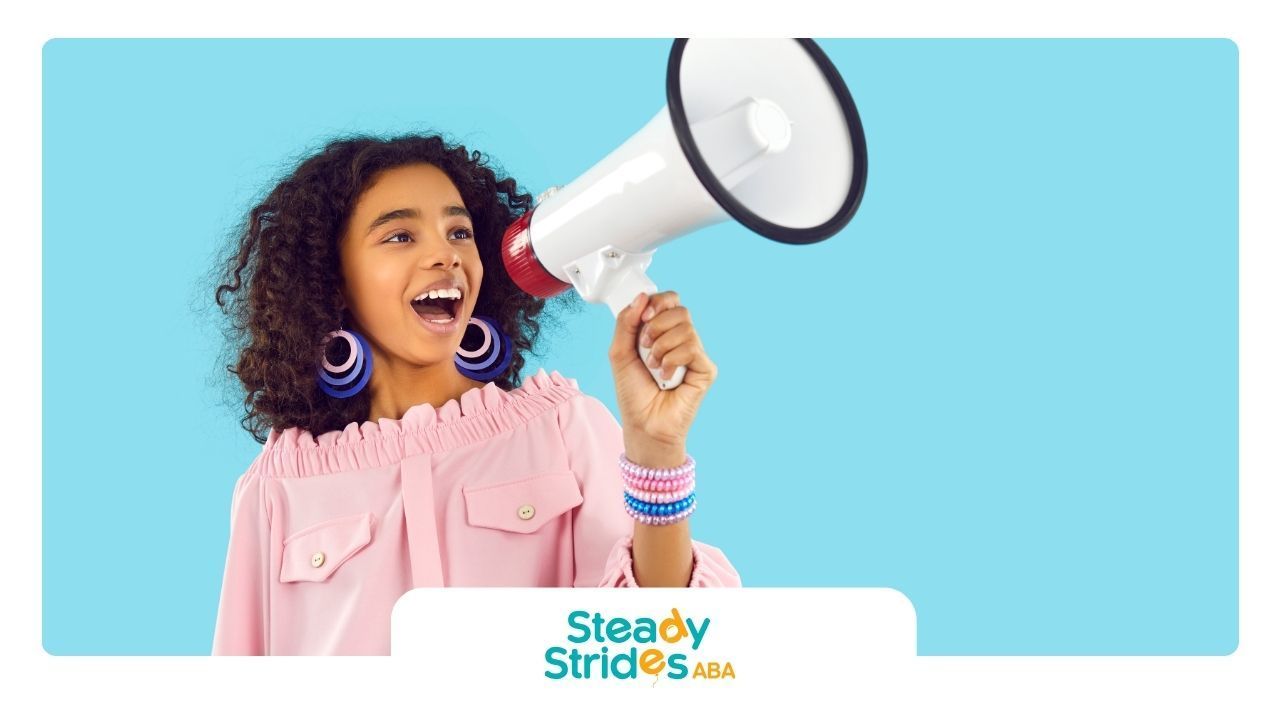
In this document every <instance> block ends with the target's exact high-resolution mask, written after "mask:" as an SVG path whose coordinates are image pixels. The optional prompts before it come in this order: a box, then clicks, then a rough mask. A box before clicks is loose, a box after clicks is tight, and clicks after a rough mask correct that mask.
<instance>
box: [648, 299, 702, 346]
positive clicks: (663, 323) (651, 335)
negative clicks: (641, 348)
mask: <svg viewBox="0 0 1280 720" xmlns="http://www.w3.org/2000/svg"><path fill="white" fill-rule="evenodd" d="M682 324H686V325H692V324H693V319H692V317H691V316H690V314H689V308H687V307H684V306H683V305H678V306H676V307H671V308H667V309H665V310H663V311H662V312H660V313H658V314H656V315H654V316H653V318H652V319H651V320H649V321H648V322H647V323H645V324H644V325H642V326H640V342H641V343H642V344H647V345H648V346H650V347H651V346H652V345H653V343H655V342H657V341H658V338H660V337H662V336H663V335H664V334H666V333H667V332H669V331H670V330H671V329H672V328H674V327H676V326H678V325H682Z"/></svg>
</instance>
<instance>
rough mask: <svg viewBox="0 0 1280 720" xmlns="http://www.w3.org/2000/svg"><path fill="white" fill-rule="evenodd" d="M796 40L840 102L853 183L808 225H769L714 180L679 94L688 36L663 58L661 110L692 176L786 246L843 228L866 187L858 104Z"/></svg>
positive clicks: (811, 49) (813, 48)
mask: <svg viewBox="0 0 1280 720" xmlns="http://www.w3.org/2000/svg"><path fill="white" fill-rule="evenodd" d="M792 39H793V40H795V41H796V42H798V43H800V46H801V47H803V48H804V49H805V51H806V52H808V53H809V57H811V58H813V62H814V64H816V65H817V66H818V68H820V69H821V70H822V74H823V75H824V76H825V77H826V79H827V85H829V86H830V87H831V91H832V92H833V93H835V95H836V98H837V99H838V100H839V101H840V109H841V110H842V111H843V112H844V119H845V126H846V127H848V128H849V141H850V143H851V144H852V146H853V182H851V183H850V184H849V194H848V195H846V196H845V199H844V203H843V204H842V205H841V206H840V210H838V211H837V212H836V214H835V215H833V216H832V217H831V219H829V220H827V221H826V222H824V223H822V224H821V225H815V226H813V227H808V228H793V227H787V226H786V225H778V224H776V223H771V222H769V221H768V220H765V219H764V218H762V217H760V216H759V215H757V214H755V213H753V212H751V210H749V209H748V208H747V206H746V205H743V204H742V203H740V202H738V200H737V199H736V198H734V197H733V194H732V193H731V192H729V191H728V190H727V189H726V188H725V187H724V186H723V185H721V184H720V180H719V179H718V178H716V176H715V173H713V172H712V171H711V168H710V167H709V166H708V165H707V163H706V161H705V160H703V159H702V153H700V152H698V146H697V143H695V142H694V141H693V135H692V133H690V132H689V118H688V116H687V115H686V114H685V111H684V98H683V97H682V96H681V94H680V60H681V58H683V57H684V47H685V45H686V44H688V42H689V39H688V38H676V40H675V42H674V43H672V45H671V56H670V58H669V59H668V60H667V108H668V110H669V111H670V114H671V124H672V125H673V126H674V128H675V132H676V137H677V138H679V140H680V148H681V149H682V150H684V156H685V158H687V159H688V160H689V165H690V166H691V167H692V168H693V172H694V174H695V175H697V176H698V180H699V181H701V182H702V185H703V187H705V188H706V189H707V192H709V193H710V194H711V197H713V198H715V201H716V202H717V203H719V204H720V207H722V208H724V210H725V212H727V213H729V215H731V216H732V217H733V219H735V220H737V221H738V222H740V223H742V224H743V225H746V226H747V227H748V228H750V229H751V230H753V231H754V232H757V233H759V234H761V235H763V236H765V237H767V238H769V239H770V240H777V241H778V242H783V243H788V244H791V245H807V244H809V243H815V242H818V241H820V240H826V239H827V238H829V237H831V236H832V235H835V234H836V233H838V232H840V231H841V230H842V229H844V226H845V225H848V224H849V221H850V220H852V219H853V214H854V213H855V212H857V211H858V205H860V204H861V203H862V192H863V190H864V189H865V188H866V186H867V140H866V137H865V136H864V135H863V132H862V119H861V118H859V117H858V108H857V107H856V106H855V105H854V104H853V97H852V96H851V95H850V94H849V88H848V86H846V85H845V82H844V78H842V77H840V72H839V71H838V70H836V66H835V65H834V64H832V62H831V60H830V59H829V58H828V57H827V54H826V53H824V52H822V48H820V47H818V44H817V43H816V42H814V41H813V40H812V39H811V38H792Z"/></svg>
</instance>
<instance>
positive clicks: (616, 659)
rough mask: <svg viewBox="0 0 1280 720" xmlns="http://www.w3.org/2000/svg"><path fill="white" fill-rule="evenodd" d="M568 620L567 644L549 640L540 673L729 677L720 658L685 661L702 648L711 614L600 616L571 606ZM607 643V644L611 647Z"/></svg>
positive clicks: (727, 666) (560, 676) (600, 676)
mask: <svg viewBox="0 0 1280 720" xmlns="http://www.w3.org/2000/svg"><path fill="white" fill-rule="evenodd" d="M568 623H569V629H570V632H569V634H568V635H566V636H565V637H566V639H567V640H568V644H567V646H566V645H552V646H551V647H549V648H547V651H546V653H545V654H544V656H543V657H545V658H546V661H547V665H548V669H547V670H546V671H545V672H544V673H543V674H544V675H546V676H547V677H549V678H551V679H552V680H562V679H566V678H567V679H574V680H582V679H588V678H597V679H601V680H607V679H614V678H616V679H624V680H634V679H636V678H638V677H642V676H644V675H652V676H653V680H654V682H655V683H656V682H657V681H658V678H659V677H662V676H666V677H668V678H671V679H672V680H684V679H687V678H693V679H695V680H722V679H733V678H734V677H735V676H734V673H733V664H732V663H731V662H729V661H728V660H726V659H725V658H716V659H715V660H707V661H703V660H701V659H698V658H694V659H693V660H692V661H691V660H690V657H689V655H688V653H690V652H697V651H698V650H699V649H700V648H701V647H702V643H703V641H704V640H705V639H706V636H707V630H708V629H709V628H710V627H711V618H703V620H702V622H701V623H696V622H694V620H693V618H686V617H683V616H681V614H680V611H679V610H678V609H676V608H671V614H670V615H668V616H665V617H663V618H661V619H653V618H647V617H641V618H636V619H635V620H634V621H632V620H629V619H627V618H620V617H615V618H609V619H608V620H606V619H605V618H603V617H601V615H600V613H594V614H592V613H589V612H587V611H586V610H574V611H573V612H571V613H569V617H568ZM607 643H613V647H612V648H610V646H609V645H608V644H607ZM691 664H692V665H693V667H692V671H691V670H690V665H691Z"/></svg>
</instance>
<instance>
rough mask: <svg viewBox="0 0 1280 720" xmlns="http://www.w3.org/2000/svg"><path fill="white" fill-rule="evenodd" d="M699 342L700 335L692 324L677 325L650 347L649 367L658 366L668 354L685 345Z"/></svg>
mask: <svg viewBox="0 0 1280 720" xmlns="http://www.w3.org/2000/svg"><path fill="white" fill-rule="evenodd" d="M697 344H698V335H697V333H695V332H694V330H693V326H692V325H687V324H686V325H677V326H676V327H674V328H672V329H670V330H668V331H666V332H665V333H663V334H662V336H661V337H659V338H658V339H657V340H655V341H654V343H653V346H652V347H650V348H649V367H658V365H659V364H660V363H661V362H663V360H664V358H666V356H667V355H668V354H670V353H671V352H673V351H675V350H677V349H679V348H681V347H683V346H686V345H697ZM676 364H677V365H679V364H681V363H676Z"/></svg>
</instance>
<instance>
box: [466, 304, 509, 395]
mask: <svg viewBox="0 0 1280 720" xmlns="http://www.w3.org/2000/svg"><path fill="white" fill-rule="evenodd" d="M473 325H474V326H475V327H477V328H479V329H480V333H481V335H482V336H483V340H481V341H480V345H479V346H478V347H476V348H475V349H474V350H466V349H463V347H462V343H461V342H459V343H458V351H457V353H456V354H455V355H454V356H453V364H454V365H455V366H457V368H458V372H460V373H462V374H463V375H466V376H467V377H469V378H471V379H472V380H480V381H482V382H488V381H489V380H492V379H494V378H496V377H498V376H499V375H501V374H502V373H503V372H505V371H506V369H507V367H509V366H510V365H511V338H509V337H507V336H506V335H505V334H504V333H503V332H502V331H501V330H499V329H498V324H497V323H495V322H494V321H493V320H492V319H490V318H487V317H485V316H483V315H473V316H472V317H471V319H470V320H468V321H467V328H470V327H471V326H473ZM462 337H463V339H464V340H465V339H466V337H467V332H466V330H463V331H462Z"/></svg>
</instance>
